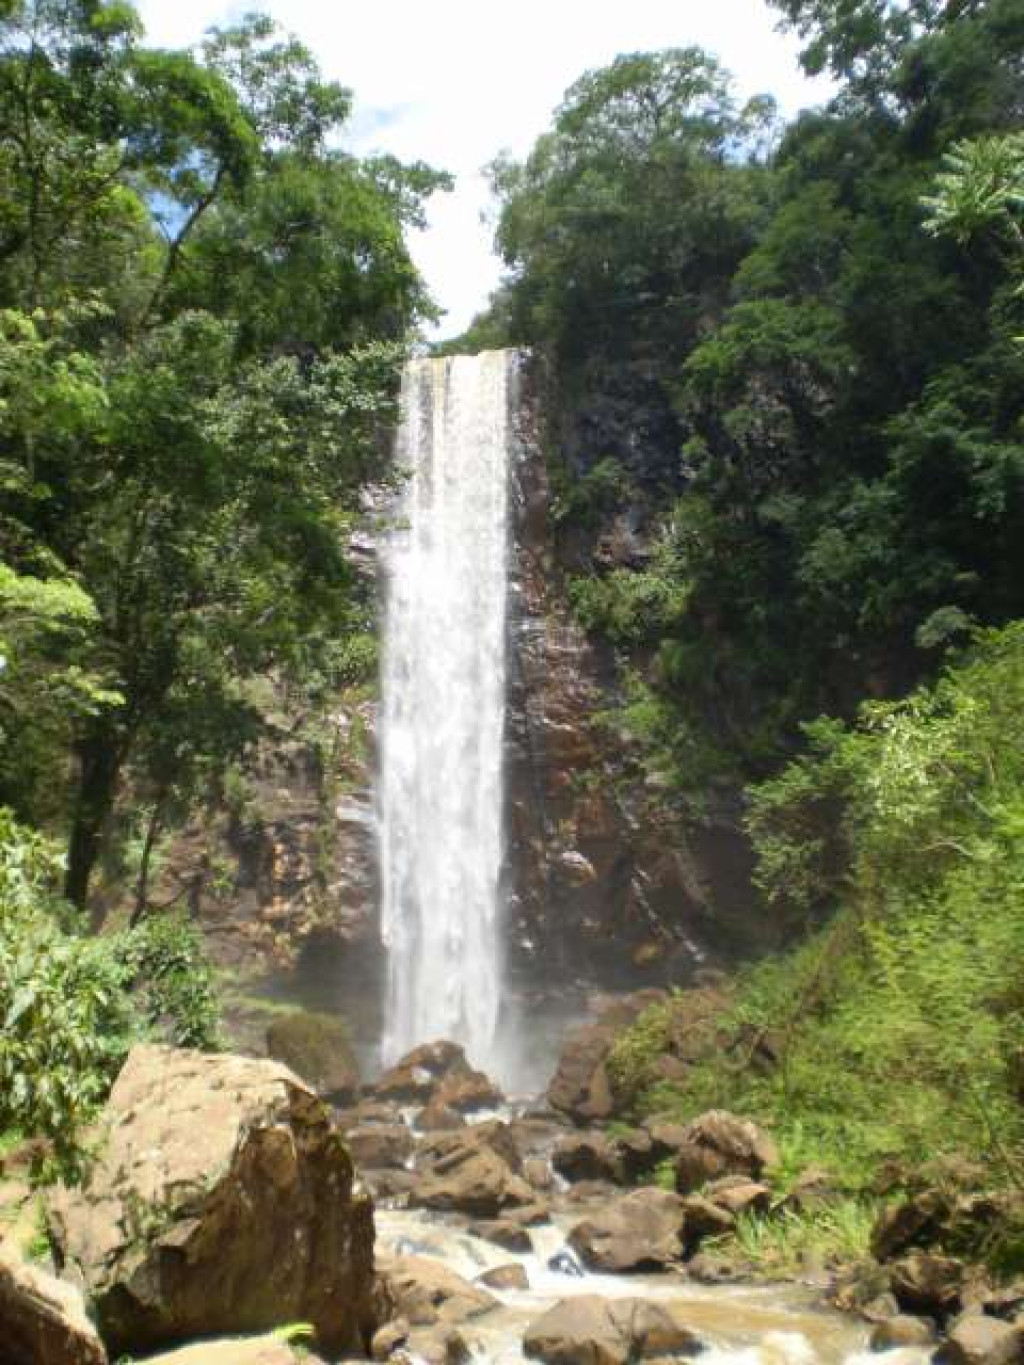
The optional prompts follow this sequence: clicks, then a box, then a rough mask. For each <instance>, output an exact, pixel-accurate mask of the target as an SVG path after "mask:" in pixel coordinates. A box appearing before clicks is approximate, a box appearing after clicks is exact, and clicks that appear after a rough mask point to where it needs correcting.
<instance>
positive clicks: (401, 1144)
mask: <svg viewBox="0 0 1024 1365" xmlns="http://www.w3.org/2000/svg"><path fill="white" fill-rule="evenodd" d="M345 1141H346V1142H347V1143H348V1149H349V1151H350V1152H351V1153H352V1160H353V1161H354V1162H355V1163H356V1165H357V1166H370V1167H372V1168H373V1169H374V1170H378V1171H379V1170H383V1169H384V1168H386V1167H392V1168H395V1169H398V1170H401V1169H403V1168H404V1166H405V1163H406V1162H407V1161H408V1159H409V1157H411V1156H412V1152H413V1147H414V1146H415V1143H414V1141H413V1136H412V1133H410V1132H409V1130H408V1128H406V1126H405V1124H404V1123H400V1124H394V1125H393V1126H389V1127H385V1126H384V1125H383V1124H380V1125H375V1126H373V1127H369V1128H351V1129H349V1131H348V1132H347V1133H346V1134H345Z"/></svg>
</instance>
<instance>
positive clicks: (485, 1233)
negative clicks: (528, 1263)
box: [468, 1218, 533, 1256]
mask: <svg viewBox="0 0 1024 1365" xmlns="http://www.w3.org/2000/svg"><path fill="white" fill-rule="evenodd" d="M468 1231H469V1232H470V1233H471V1234H472V1235H473V1236H474V1237H482V1238H483V1239H484V1241H485V1242H493V1243H494V1244H495V1246H499V1247H503V1248H504V1249H505V1250H506V1251H514V1252H516V1253H518V1254H521V1255H524V1256H528V1255H529V1254H530V1252H531V1251H532V1250H533V1239H532V1238H531V1237H530V1234H529V1233H528V1232H527V1231H526V1229H525V1228H524V1227H520V1226H518V1225H517V1224H516V1223H510V1222H507V1221H506V1220H505V1219H504V1218H497V1219H491V1220H485V1221H483V1222H480V1223H470V1225H469V1228H468Z"/></svg>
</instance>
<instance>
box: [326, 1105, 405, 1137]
mask: <svg viewBox="0 0 1024 1365" xmlns="http://www.w3.org/2000/svg"><path fill="white" fill-rule="evenodd" d="M334 1119H335V1122H336V1123H337V1124H338V1126H339V1127H340V1128H343V1129H345V1131H346V1132H347V1131H348V1130H349V1129H350V1128H363V1127H365V1126H366V1125H367V1124H373V1123H384V1124H388V1125H389V1126H391V1127H394V1126H395V1125H396V1124H399V1123H401V1122H402V1110H401V1108H400V1107H399V1105H397V1104H388V1103H385V1102H384V1101H383V1100H363V1101H362V1103H361V1104H356V1105H353V1106H352V1107H351V1108H349V1109H336V1110H335V1111H334Z"/></svg>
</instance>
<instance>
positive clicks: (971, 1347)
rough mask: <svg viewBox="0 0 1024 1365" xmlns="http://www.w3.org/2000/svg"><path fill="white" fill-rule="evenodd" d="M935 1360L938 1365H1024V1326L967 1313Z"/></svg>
mask: <svg viewBox="0 0 1024 1365" xmlns="http://www.w3.org/2000/svg"><path fill="white" fill-rule="evenodd" d="M933 1359H934V1360H935V1362H936V1365H1024V1325H1018V1326H1014V1325H1013V1324H1011V1323H1009V1322H1003V1321H1002V1320H1001V1319H1000V1318H992V1317H989V1316H988V1315H987V1314H983V1313H965V1314H964V1316H963V1317H962V1318H960V1319H959V1321H957V1322H956V1323H955V1324H954V1325H953V1327H952V1328H951V1329H950V1332H949V1336H948V1338H947V1340H946V1341H944V1342H943V1343H942V1345H941V1346H940V1347H939V1349H938V1350H937V1351H936V1352H935V1355H934V1357H933Z"/></svg>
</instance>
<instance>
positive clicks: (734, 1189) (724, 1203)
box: [704, 1175, 772, 1217]
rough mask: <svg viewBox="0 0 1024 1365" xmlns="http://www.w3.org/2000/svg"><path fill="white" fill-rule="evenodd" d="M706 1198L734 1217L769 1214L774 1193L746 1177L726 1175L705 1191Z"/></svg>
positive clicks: (714, 1181)
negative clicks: (741, 1214)
mask: <svg viewBox="0 0 1024 1365" xmlns="http://www.w3.org/2000/svg"><path fill="white" fill-rule="evenodd" d="M704 1194H705V1197H706V1198H707V1199H709V1200H710V1201H711V1203H712V1204H716V1205H717V1206H718V1207H719V1208H720V1209H725V1211H726V1212H727V1213H730V1214H732V1215H733V1216H734V1217H735V1216H736V1215H737V1214H740V1213H767V1212H768V1210H769V1208H771V1202H772V1192H771V1189H770V1188H769V1187H768V1186H767V1185H761V1184H759V1183H758V1181H756V1180H748V1179H747V1177H746V1176H744V1175H724V1176H722V1178H721V1180H713V1181H712V1182H711V1184H710V1185H708V1186H707V1187H706V1189H705V1190H704Z"/></svg>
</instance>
